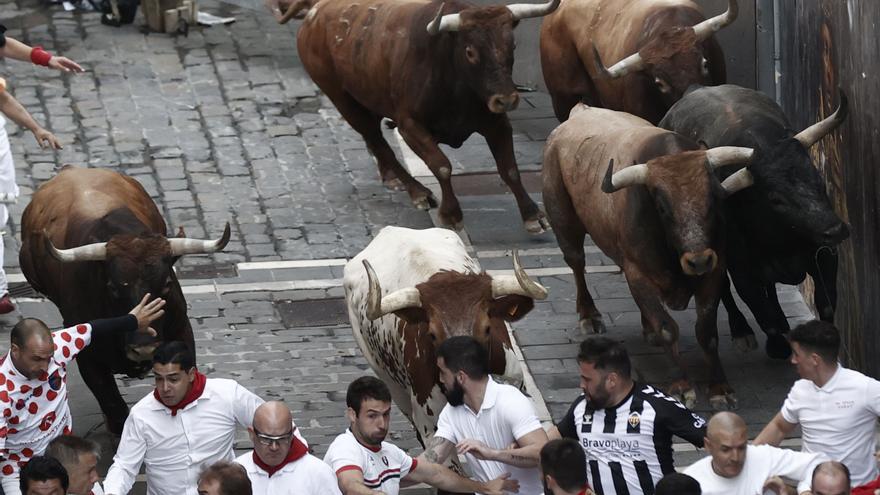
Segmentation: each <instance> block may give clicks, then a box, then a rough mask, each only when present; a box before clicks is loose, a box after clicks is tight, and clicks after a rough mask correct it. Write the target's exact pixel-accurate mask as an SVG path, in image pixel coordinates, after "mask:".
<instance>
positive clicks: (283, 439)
mask: <svg viewBox="0 0 880 495" xmlns="http://www.w3.org/2000/svg"><path fill="white" fill-rule="evenodd" d="M294 431H296V428H294V429H292V430H290V432H288V433H285V434H284V435H266V434H265V433H260V431H259V430H257V429H256V428H254V435H256V437H257V441H258V442H260V445H265V446H266V447H269V446H271V445H272V444H273V443H277V444H278V445H285V444H288V443H290V439H291V438H292V437H293V432H294Z"/></svg>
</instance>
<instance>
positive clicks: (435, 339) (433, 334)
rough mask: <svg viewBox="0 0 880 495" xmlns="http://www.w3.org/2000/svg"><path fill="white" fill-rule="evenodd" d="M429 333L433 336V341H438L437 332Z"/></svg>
mask: <svg viewBox="0 0 880 495" xmlns="http://www.w3.org/2000/svg"><path fill="white" fill-rule="evenodd" d="M428 335H430V336H431V342H437V334H436V333H433V332H430V333H428Z"/></svg>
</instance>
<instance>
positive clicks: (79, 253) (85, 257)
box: [43, 230, 107, 263]
mask: <svg viewBox="0 0 880 495" xmlns="http://www.w3.org/2000/svg"><path fill="white" fill-rule="evenodd" d="M43 238H44V239H45V240H46V250H47V251H49V254H51V255H52V257H53V258H55V259H56V260H58V261H60V262H62V263H70V262H74V261H104V260H105V259H107V243H106V242H96V243H94V244H86V245H85V246H78V247H75V248H70V249H58V248H56V247H55V245H54V244H52V239H50V238H49V233H48V232H46V231H45V230H44V231H43Z"/></svg>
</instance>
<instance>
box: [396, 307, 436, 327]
mask: <svg viewBox="0 0 880 495" xmlns="http://www.w3.org/2000/svg"><path fill="white" fill-rule="evenodd" d="M394 316H396V317H398V318H400V319H401V320H403V321H405V322H407V323H411V324H413V325H418V324H419V323H427V322H428V313H426V312H425V310H424V309H423V308H403V309H399V310H397V311H395V312H394Z"/></svg>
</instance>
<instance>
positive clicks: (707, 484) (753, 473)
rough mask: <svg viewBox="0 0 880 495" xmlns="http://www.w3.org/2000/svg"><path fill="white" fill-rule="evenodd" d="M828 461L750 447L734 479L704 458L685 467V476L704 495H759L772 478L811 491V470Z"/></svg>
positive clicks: (821, 457) (798, 490)
mask: <svg viewBox="0 0 880 495" xmlns="http://www.w3.org/2000/svg"><path fill="white" fill-rule="evenodd" d="M827 460H828V458H827V457H825V456H824V455H822V454H808V453H803V452H796V451H794V450H788V449H780V448H777V447H771V446H770V445H749V446H748V448H747V450H746V462H745V465H744V466H743V470H742V472H740V473H739V476H737V477H735V478H724V477H722V476H718V475H717V474H715V470H714V469H712V457H711V456H709V457H704V458H702V459H700V460H699V461H697V462H695V463H693V464H691V465H690V466H688V468H687V469H685V470H684V474H686V475H688V476H690V477H692V478H694V479H695V480H697V481H698V482H699V483H700V489H701V490H702V492H703V495H761V494H762V493H764V482H765V481H767V479H768V478H770V477H773V476H781V477H784V478H788V479H791V480H796V481H798V486H797V492H798V493H803V492H805V491H807V490H809V489H810V485H811V483H812V480H811V478H812V476H813V469H814V468H815V467H816V466H817V465H818V464H819V463H821V462H824V461H827Z"/></svg>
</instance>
